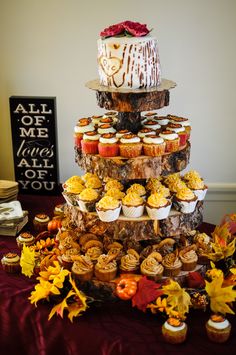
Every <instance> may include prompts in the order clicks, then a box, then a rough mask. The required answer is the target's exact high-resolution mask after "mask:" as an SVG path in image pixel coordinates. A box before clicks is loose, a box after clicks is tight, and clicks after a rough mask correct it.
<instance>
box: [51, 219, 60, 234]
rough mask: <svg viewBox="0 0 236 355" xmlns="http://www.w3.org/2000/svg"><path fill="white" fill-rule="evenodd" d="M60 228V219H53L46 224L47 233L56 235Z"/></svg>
mask: <svg viewBox="0 0 236 355" xmlns="http://www.w3.org/2000/svg"><path fill="white" fill-rule="evenodd" d="M59 228H61V219H60V218H53V219H52V220H51V221H49V222H48V231H49V232H50V233H52V234H56V233H57V232H58V230H59Z"/></svg>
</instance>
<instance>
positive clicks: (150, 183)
mask: <svg viewBox="0 0 236 355" xmlns="http://www.w3.org/2000/svg"><path fill="white" fill-rule="evenodd" d="M161 185H162V183H161V180H160V178H149V179H148V180H147V183H146V186H145V189H146V190H147V191H148V192H153V191H155V190H156V189H157V188H158V187H159V186H161Z"/></svg>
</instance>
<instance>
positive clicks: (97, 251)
mask: <svg viewBox="0 0 236 355" xmlns="http://www.w3.org/2000/svg"><path fill="white" fill-rule="evenodd" d="M102 253H103V250H102V248H100V247H99V246H94V247H91V248H88V250H87V251H86V254H85V255H86V256H88V257H89V258H90V259H91V261H92V262H93V263H94V264H95V263H96V262H97V260H98V258H99V256H100V255H102Z"/></svg>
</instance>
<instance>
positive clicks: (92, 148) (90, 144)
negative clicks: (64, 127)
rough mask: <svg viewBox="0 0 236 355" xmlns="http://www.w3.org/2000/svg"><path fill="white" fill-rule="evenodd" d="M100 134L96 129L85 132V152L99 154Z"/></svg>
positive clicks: (83, 140) (83, 142)
mask: <svg viewBox="0 0 236 355" xmlns="http://www.w3.org/2000/svg"><path fill="white" fill-rule="evenodd" d="M99 138H100V134H99V133H97V132H96V131H89V132H86V133H84V134H83V139H82V140H81V149H82V153H84V154H97V153H98V143H99Z"/></svg>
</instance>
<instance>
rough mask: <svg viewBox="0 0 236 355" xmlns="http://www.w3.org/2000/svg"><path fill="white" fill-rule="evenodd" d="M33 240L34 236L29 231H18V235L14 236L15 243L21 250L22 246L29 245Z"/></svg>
mask: <svg viewBox="0 0 236 355" xmlns="http://www.w3.org/2000/svg"><path fill="white" fill-rule="evenodd" d="M34 242H35V237H34V236H33V235H32V234H31V233H29V232H23V233H20V234H19V236H18V237H17V238H16V243H17V246H18V248H19V249H20V250H21V249H23V246H24V245H25V246H27V247H29V246H30V245H33V244H34Z"/></svg>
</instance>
